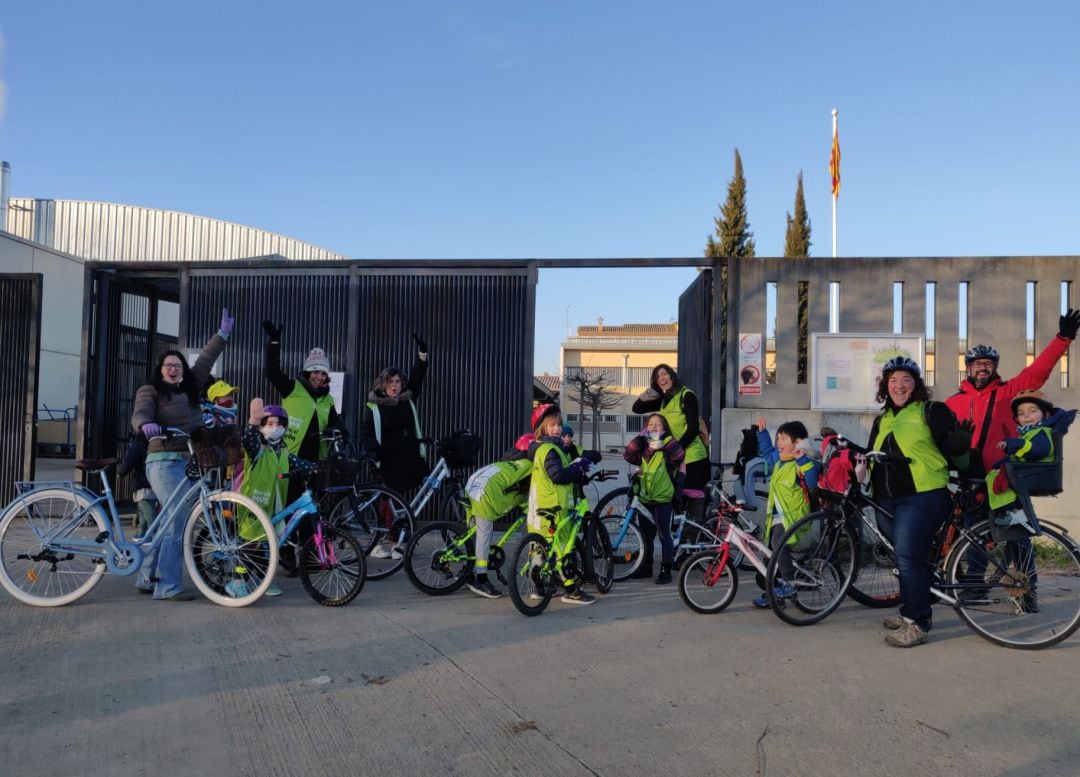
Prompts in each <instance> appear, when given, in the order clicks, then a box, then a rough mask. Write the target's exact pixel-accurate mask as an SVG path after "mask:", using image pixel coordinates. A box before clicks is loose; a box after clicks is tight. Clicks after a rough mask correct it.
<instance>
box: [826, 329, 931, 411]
mask: <svg viewBox="0 0 1080 777" xmlns="http://www.w3.org/2000/svg"><path fill="white" fill-rule="evenodd" d="M923 347H924V345H923V336H922V335H916V334H880V335H879V334H825V333H817V334H812V335H810V364H811V375H812V381H813V382H812V384H811V390H810V407H811V409H813V410H853V411H858V410H862V411H865V410H878V409H880V408H881V403H880V402H878V401H877V389H878V382H879V381H880V380H881V367H882V365H883V364H885V362H887V361H888V360H889V359H891V358H893V357H894V356H907V357H908V358H910V359H914V360H915V362H916V363H918V365H919V367H920V368H922V366H923V363H924V362H923V359H924V350H923Z"/></svg>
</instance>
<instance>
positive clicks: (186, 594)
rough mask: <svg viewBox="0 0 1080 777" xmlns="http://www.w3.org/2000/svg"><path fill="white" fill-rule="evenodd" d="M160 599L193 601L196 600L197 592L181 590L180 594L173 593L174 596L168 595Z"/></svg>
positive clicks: (164, 600)
mask: <svg viewBox="0 0 1080 777" xmlns="http://www.w3.org/2000/svg"><path fill="white" fill-rule="evenodd" d="M159 601H162V602H193V601H195V594H193V593H191V592H190V591H181V592H180V593H178V594H173V595H172V596H166V597H164V598H163V599H160V600H159Z"/></svg>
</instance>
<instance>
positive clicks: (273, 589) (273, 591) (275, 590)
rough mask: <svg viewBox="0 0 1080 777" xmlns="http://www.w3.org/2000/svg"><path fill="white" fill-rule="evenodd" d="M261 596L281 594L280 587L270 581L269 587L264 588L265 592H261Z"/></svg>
mask: <svg viewBox="0 0 1080 777" xmlns="http://www.w3.org/2000/svg"><path fill="white" fill-rule="evenodd" d="M263 596H281V589H280V588H278V587H277V586H276V585H274V584H273V583H271V584H270V587H269V588H267V589H266V593H265V594H263Z"/></svg>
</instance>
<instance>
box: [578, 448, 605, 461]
mask: <svg viewBox="0 0 1080 777" xmlns="http://www.w3.org/2000/svg"><path fill="white" fill-rule="evenodd" d="M581 458H583V459H588V460H589V461H591V462H592V463H593V464H599V463H600V462H601V461H602V460H603V458H604V454H602V453H601V452H600V451H582V452H581Z"/></svg>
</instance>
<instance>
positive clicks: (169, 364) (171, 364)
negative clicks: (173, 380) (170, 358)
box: [161, 362, 184, 370]
mask: <svg viewBox="0 0 1080 777" xmlns="http://www.w3.org/2000/svg"><path fill="white" fill-rule="evenodd" d="M161 367H162V369H166V370H182V369H184V365H183V364H180V363H178V362H165V363H164V364H162V365H161Z"/></svg>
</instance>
